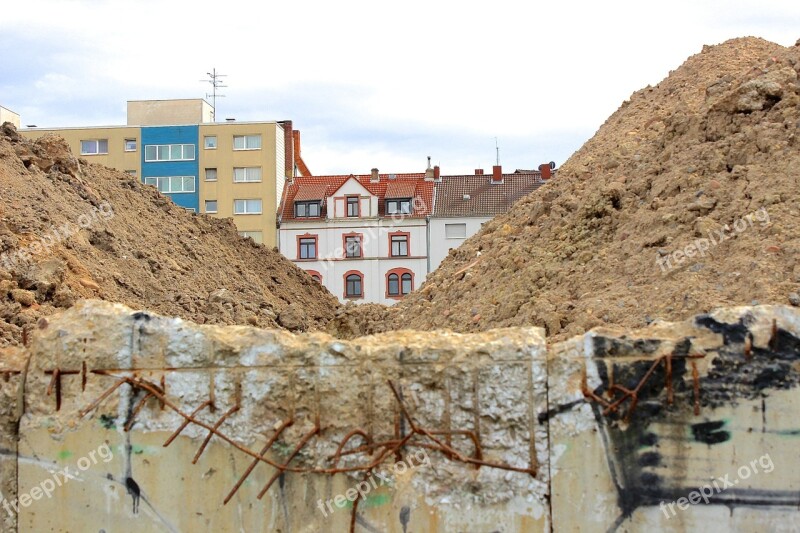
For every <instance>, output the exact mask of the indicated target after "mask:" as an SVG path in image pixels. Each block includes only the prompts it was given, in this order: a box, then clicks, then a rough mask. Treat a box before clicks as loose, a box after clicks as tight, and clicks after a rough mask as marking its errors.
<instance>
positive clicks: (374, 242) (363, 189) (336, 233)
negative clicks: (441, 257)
mask: <svg viewBox="0 0 800 533" xmlns="http://www.w3.org/2000/svg"><path fill="white" fill-rule="evenodd" d="M433 179H434V177H433V173H432V171H430V172H426V173H418V174H380V173H379V172H378V170H377V169H373V171H372V173H371V174H366V175H349V176H314V177H298V178H295V179H294V180H293V181H292V182H291V183H290V184H288V185H287V187H286V190H285V194H284V198H283V203H282V206H281V211H280V215H279V230H278V235H279V237H278V241H279V244H278V246H279V249H280V251H281V253H283V255H285V256H286V257H288V258H289V259H291V260H292V261H294V262H295V263H296V264H297V265H298V266H299V267H301V268H303V269H304V270H306V271H307V272H308V273H309V274H311V276H312V277H313V278H314V279H316V280H317V281H318V282H320V283H322V284H323V285H325V287H327V288H328V290H329V291H331V293H333V294H334V295H336V296H338V297H339V299H340V300H341V301H342V302H347V301H356V302H374V303H383V304H393V303H395V302H396V301H398V300H399V299H402V298H403V297H404V296H405V295H406V294H408V293H410V292H411V291H413V290H414V289H416V288H417V286H419V285H420V284H421V283H422V282H423V281H424V280H425V276H426V275H427V272H428V244H429V243H428V234H427V232H428V226H427V217H428V216H429V215H430V214H431V212H432V208H433V190H434V181H433Z"/></svg>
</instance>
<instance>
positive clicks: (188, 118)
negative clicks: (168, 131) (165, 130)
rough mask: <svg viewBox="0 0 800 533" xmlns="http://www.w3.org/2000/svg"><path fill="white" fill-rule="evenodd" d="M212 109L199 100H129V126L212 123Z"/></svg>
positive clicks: (206, 103)
mask: <svg viewBox="0 0 800 533" xmlns="http://www.w3.org/2000/svg"><path fill="white" fill-rule="evenodd" d="M213 116H214V108H213V107H211V104H209V103H208V102H206V101H205V100H203V99H200V98H188V99H185V100H129V101H128V125H129V126H169V125H172V124H203V123H205V122H212V121H213Z"/></svg>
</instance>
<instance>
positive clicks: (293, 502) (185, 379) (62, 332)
mask: <svg viewBox="0 0 800 533" xmlns="http://www.w3.org/2000/svg"><path fill="white" fill-rule="evenodd" d="M41 326H43V329H40V330H39V331H38V332H37V334H36V335H35V336H34V338H33V340H32V343H31V346H30V352H31V354H32V357H31V363H30V371H29V374H28V379H27V383H26V391H25V416H24V417H23V418H22V420H21V423H20V437H21V438H20V448H19V480H20V481H19V492H20V494H29V493H31V491H33V490H35V488H36V487H37V486H40V485H41V484H42V482H43V480H46V479H50V478H51V477H54V475H53V471H56V472H57V471H58V470H60V469H62V468H65V467H66V468H70V467H71V468H72V470H73V472H77V471H78V469H77V467H78V466H79V465H80V464H83V465H85V466H87V468H86V470H85V471H80V472H78V475H76V477H77V478H78V479H76V480H73V479H69V480H66V483H65V485H64V487H56V489H55V490H53V491H51V492H52V494H51V496H50V497H42V498H40V499H38V500H37V501H33V502H32V503H30V505H28V506H26V507H21V508H20V514H19V528H20V530H21V531H32V530H42V529H58V528H67V529H70V530H78V529H80V530H98V531H99V530H101V529H105V530H107V531H108V530H113V529H117V528H120V527H122V528H123V529H131V530H133V529H134V528H141V527H144V528H145V529H147V530H162V529H163V530H169V531H187V530H205V529H213V530H219V531H231V530H245V531H276V530H280V531H341V530H347V529H348V527H349V525H350V520H351V512H350V510H351V508H352V506H353V505H354V502H352V501H350V500H351V499H352V498H347V497H346V496H345V497H339V498H337V496H338V495H340V494H341V495H346V494H348V492H347V491H348V489H350V488H351V487H356V486H357V485H358V484H359V483H360V482H362V481H364V480H366V482H367V483H368V485H366V486H364V485H361V487H362V492H363V493H364V498H363V500H361V499H359V501H358V506H359V507H358V515H357V520H358V524H360V525H361V527H364V528H366V529H367V530H379V531H406V530H408V531H423V530H424V531H455V530H467V529H470V528H474V527H479V528H481V529H487V530H488V529H490V528H496V527H498V525H502V528H503V529H504V530H537V531H546V530H547V529H549V524H548V517H549V513H548V512H547V505H548V504H547V500H546V493H547V483H548V480H547V474H548V465H547V456H548V452H547V424H546V421H545V422H541V423H540V422H539V417H540V415H542V414H543V413H545V412H546V406H547V401H546V372H545V363H546V360H545V345H544V339H543V337H542V335H541V331H539V330H536V329H509V330H497V331H494V332H492V333H488V334H482V335H474V336H472V335H457V334H450V333H437V334H429V333H425V334H417V333H408V332H401V333H393V334H388V335H382V336H379V337H368V338H363V339H359V340H358V341H354V342H343V341H339V340H336V339H333V338H331V337H328V336H326V335H323V334H307V335H299V336H295V335H292V334H289V333H285V332H281V331H266V330H257V329H255V328H247V327H228V328H221V327H212V326H197V325H194V324H190V323H186V322H183V321H181V320H180V319H170V318H162V317H158V316H153V315H149V314H146V313H134V312H132V311H130V310H129V309H126V308H124V307H122V306H119V305H112V304H106V303H100V302H92V303H88V304H84V305H80V306H77V307H76V308H74V309H72V310H70V311H69V312H67V313H65V314H64V315H62V316H61V317H59V318H54V319H52V320H51V321H50V322H49V323H47V324H45V323H41ZM56 372H58V375H55V373H56ZM395 391H396V394H395ZM151 393H154V394H151ZM185 422H188V423H187V424H186V425H185V427H184V428H183V429H182V431H180V434H179V436H177V437H176V438H175V440H174V441H172V442H171V443H170V444H169V446H166V447H165V446H163V444H164V443H166V442H167V441H168V440H169V439H170V437H171V435H172V434H173V433H174V432H175V431H176V429H179V428H181V427H182V424H184V423H185ZM204 425H205V426H204ZM126 428H127V429H129V430H130V431H126ZM209 428H214V431H215V432H216V433H215V436H214V437H213V438H212V439H211V441H210V443H208V446H207V447H206V448H205V449H204V451H203V452H202V454H199V456H197V459H196V464H194V465H193V464H192V462H193V459H194V458H195V457H196V455H195V454H196V453H197V452H198V449H200V447H201V446H202V443H203V441H204V439H206V437H207V436H208V434H209ZM273 438H274V439H275V440H274V443H271V445H270V446H265V443H267V441H269V440H270V439H273ZM393 442H394V444H392V443H393ZM371 443H389V444H384V445H379V446H376V447H374V448H370V449H368V450H365V451H363V452H361V453H350V454H347V455H345V454H342V455H341V459H340V460H339V461H338V462H337V461H336V459H335V455H336V453H337V449H338V448H339V446H340V445H343V446H344V447H343V450H344V451H350V450H353V449H355V448H358V447H362V446H365V445H367V446H368V445H369V444H371ZM401 443H402V446H398V444H401ZM476 443H478V444H477V445H476ZM103 446H108V449H109V450H111V452H113V458H110V459H109V460H108V462H106V460H105V459H104V457H101V456H102V454H101V453H100V452H101V451H103ZM265 448H266V449H267V453H266V458H267V459H268V460H270V461H273V462H274V463H276V464H282V463H286V462H288V461H291V466H292V467H293V468H299V469H304V470H310V472H286V473H285V474H283V475H276V474H280V472H279V471H278V470H277V469H276V468H274V467H273V466H269V465H267V464H260V465H259V464H258V462H260V460H259V456H260V455H261V454H263V453H265V451H264V450H265ZM93 452H95V453H94V455H95V460H92V457H91V454H92V453H93ZM107 455H108V454H107ZM382 455H383V456H385V460H383V461H381V463H382V464H381V466H379V467H378V466H376V467H375V468H374V469H373V470H374V471H375V473H374V474H373V475H370V472H369V470H368V469H367V468H366V467H367V466H368V465H369V464H370V463H375V462H376V460H378V459H379V458H380V457H381V456H382ZM81 460H82V461H83V462H82V463H79V461H81ZM254 460H255V461H256V465H257V466H256V467H255V468H254V469H252V471H251V472H248V469H249V467H250V465H251V464H253V462H254ZM396 461H399V462H401V463H404V464H406V466H407V471H406V470H405V469H404V470H402V471H401V470H400V469H399V468H393V467H391V465H392V464H395V462H396ZM261 462H263V461H261ZM337 470H350V472H338V473H337ZM246 473H247V474H248V475H245V474H246ZM379 474H381V475H382V476H378V475H379ZM62 477H63V476H62ZM273 477H275V479H273ZM389 478H391V479H389ZM240 479H243V480H244V481H243V482H242V484H241V487H240V488H238V490H237V491H236V492H235V494H232V491H233V489H234V487H236V486H237V482H238V481H239V480H240ZM270 481H273V482H272V483H271V484H270ZM370 484H371V485H370ZM267 487H269V488H267ZM230 494H232V496H231V498H230V501H229V502H228V503H227V504H225V503H224V502H225V500H226V499H227V496H228V495H230ZM349 494H352V492H351V493H349ZM259 496H261V499H259ZM20 501H22V500H20ZM337 504H338V505H337ZM476 517H480V518H476Z"/></svg>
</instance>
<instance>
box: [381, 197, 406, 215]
mask: <svg viewBox="0 0 800 533" xmlns="http://www.w3.org/2000/svg"><path fill="white" fill-rule="evenodd" d="M386 214H387V215H410V214H411V198H395V199H392V200H386Z"/></svg>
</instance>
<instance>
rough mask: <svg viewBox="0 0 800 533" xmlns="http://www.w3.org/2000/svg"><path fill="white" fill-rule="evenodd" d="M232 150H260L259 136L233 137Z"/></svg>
mask: <svg viewBox="0 0 800 533" xmlns="http://www.w3.org/2000/svg"><path fill="white" fill-rule="evenodd" d="M233 149H234V150H260V149H261V135H234V136H233Z"/></svg>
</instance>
